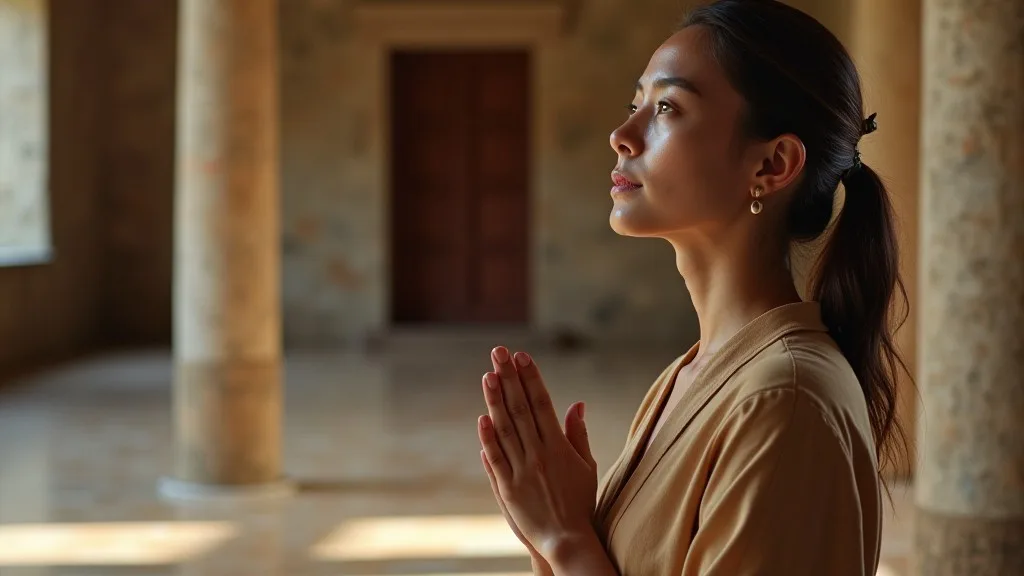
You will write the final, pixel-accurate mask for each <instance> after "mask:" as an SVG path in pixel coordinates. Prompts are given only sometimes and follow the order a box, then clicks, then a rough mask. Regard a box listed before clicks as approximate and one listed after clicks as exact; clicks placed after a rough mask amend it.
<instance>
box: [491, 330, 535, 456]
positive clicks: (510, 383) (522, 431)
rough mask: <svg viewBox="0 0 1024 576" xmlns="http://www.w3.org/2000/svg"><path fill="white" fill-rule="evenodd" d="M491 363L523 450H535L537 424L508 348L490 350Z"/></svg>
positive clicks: (530, 451) (531, 451) (500, 347)
mask: <svg viewBox="0 0 1024 576" xmlns="http://www.w3.org/2000/svg"><path fill="white" fill-rule="evenodd" d="M491 363H492V364H494V371H495V373H497V374H498V376H499V377H500V379H501V396H502V398H503V399H504V401H505V410H506V411H507V412H508V415H509V416H510V417H511V419H512V424H513V425H514V426H515V429H516V432H518V433H519V440H520V441H521V442H522V446H523V450H524V452H526V453H535V452H537V451H538V450H539V449H540V435H539V434H538V432H537V424H536V422H535V420H534V418H533V410H532V409H531V408H530V401H529V400H528V399H527V397H526V392H525V391H524V390H523V385H522V383H521V382H520V381H519V373H518V372H517V371H516V367H515V365H514V364H513V360H512V356H511V355H510V354H509V352H508V349H507V348H505V347H504V346H498V347H497V348H495V349H494V350H492V351H491ZM495 425H496V426H497V425H498V422H495Z"/></svg>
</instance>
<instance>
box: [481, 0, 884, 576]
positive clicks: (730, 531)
mask: <svg viewBox="0 0 1024 576" xmlns="http://www.w3.org/2000/svg"><path fill="white" fill-rule="evenodd" d="M630 111H631V113H630V115H629V117H628V118H627V119H626V120H625V122H624V123H623V124H622V125H621V126H619V127H618V128H617V129H616V130H615V131H614V132H613V133H612V135H611V146H612V148H613V149H614V150H615V152H616V154H617V155H618V163H617V165H616V168H615V171H614V172H613V173H612V179H613V181H614V184H615V187H614V188H613V189H612V198H613V201H614V207H613V209H612V213H611V217H610V220H611V225H612V227H613V228H614V229H615V231H616V232H618V233H619V234H622V235H628V236H642V237H658V238H663V239H665V240H667V241H668V242H669V243H671V245H672V246H673V247H674V248H675V251H676V266H677V267H678V269H679V272H680V274H682V276H683V278H684V279H685V280H686V284H687V288H688V290H689V292H690V296H691V298H692V300H693V303H694V306H695V308H696V311H697V314H698V317H699V320H700V330H701V333H700V341H699V342H698V343H697V344H696V345H695V346H694V347H693V348H692V349H691V350H690V351H689V352H687V353H686V354H685V355H683V356H681V357H680V358H678V359H677V360H676V361H675V362H673V363H672V364H671V365H670V366H668V367H667V368H666V369H665V371H664V372H663V373H662V375H661V376H660V377H659V378H658V379H657V381H656V382H655V383H654V386H653V387H652V388H651V389H650V392H649V393H648V394H647V397H646V398H645V399H644V401H643V403H642V404H641V406H640V409H639V411H638V412H637V415H636V418H635V419H634V421H633V425H632V427H631V429H630V432H629V436H628V438H627V441H626V446H625V450H624V451H623V453H622V456H621V457H620V458H619V460H618V462H616V463H615V464H614V465H613V466H612V467H611V469H610V470H609V472H608V474H607V475H606V476H605V478H604V481H603V482H602V484H601V489H600V493H599V494H598V488H597V487H598V483H597V476H596V465H595V463H594V460H593V458H592V456H591V454H590V450H589V446H588V443H587V440H586V432H585V425H584V420H583V405H582V404H579V403H577V404H574V405H573V406H572V407H570V410H569V414H568V415H567V416H566V418H565V429H564V432H563V429H562V428H561V425H560V423H559V421H558V419H557V417H556V415H555V413H554V410H553V409H552V405H551V401H550V398H549V396H548V393H547V391H546V388H545V386H544V383H543V381H542V379H541V376H540V372H539V370H538V368H537V366H536V365H535V364H534V363H533V361H532V360H531V358H530V357H529V356H528V355H526V354H524V353H517V354H515V355H510V354H509V352H508V350H506V349H505V348H503V347H498V348H496V349H495V350H494V352H493V354H492V362H493V364H494V372H491V373H488V374H486V375H485V377H484V386H483V390H484V397H485V400H486V403H487V407H488V415H486V416H482V417H481V418H480V421H479V431H478V432H479V436H480V440H481V444H482V447H483V450H482V452H481V457H482V459H483V465H484V468H485V469H486V471H487V474H488V476H489V478H490V480H491V486H492V488H493V490H494V492H495V496H496V498H497V499H498V502H499V504H500V506H501V508H502V511H503V512H504V513H505V516H506V518H507V519H508V521H509V524H510V525H511V526H512V528H513V530H514V531H515V532H516V534H517V535H518V536H519V538H520V539H521V540H522V541H523V543H524V544H525V545H526V546H527V547H528V549H529V550H530V553H531V554H532V556H533V558H534V569H535V571H536V572H537V573H542V574H547V573H554V574H557V575H559V576H562V575H586V576H603V575H613V574H621V575H623V576H647V575H651V576H653V575H664V574H684V575H688V576H689V575H698V574H701V575H712V574H713V575H730V576H735V575H746V574H787V575H805V574H807V575H809V574H828V575H869V574H874V572H875V570H876V567H877V563H878V554H879V541H880V531H881V497H880V492H881V490H880V486H881V481H880V478H879V468H880V463H881V462H884V460H885V458H887V457H889V456H891V447H892V446H894V445H899V444H894V443H893V442H891V440H892V439H893V438H897V439H899V438H901V437H902V436H901V434H900V428H899V425H898V423H897V422H896V420H895V406H896V389H895V382H894V376H895V370H896V367H897V366H902V363H901V362H900V360H899V358H898V356H897V355H896V352H895V350H894V347H893V340H892V334H891V332H890V330H891V329H892V327H891V325H890V322H889V320H890V317H889V313H890V308H891V306H890V304H891V302H892V300H893V296H894V293H895V290H896V288H897V287H899V288H900V289H902V284H901V283H900V280H899V277H898V262H897V249H896V241H895V233H894V230H893V216H892V212H891V207H890V202H889V198H888V195H887V192H886V190H885V188H884V186H883V184H882V182H881V181H880V180H879V177H878V176H877V175H876V174H875V173H874V172H873V171H872V170H871V169H870V168H868V167H867V166H865V165H864V164H863V163H862V162H861V161H860V155H859V153H858V151H857V145H858V141H859V140H860V138H861V136H862V135H863V134H866V133H868V132H871V131H872V130H874V128H875V124H874V115H872V116H871V117H869V118H868V119H866V120H865V119H864V116H863V110H862V102H861V93H860V86H859V80H858V76H857V73H856V71H855V69H854V66H853V64H852V63H851V61H850V58H849V56H848V54H847V53H846V51H845V50H844V48H843V47H842V45H841V44H840V43H839V42H838V41H837V40H836V38H835V37H834V36H833V35H832V34H831V33H829V32H828V31H827V30H826V29H825V28H824V27H822V26H821V25H820V24H819V23H818V22H816V21H815V20H814V19H812V18H810V17H809V16H807V15H805V14H803V13H801V12H799V11H797V10H795V9H793V8H790V7H788V6H786V5H784V4H782V3H781V2H775V1H771V0H723V1H720V2H717V3H714V4H712V5H710V6H705V7H702V8H700V9H697V10H696V11H694V12H692V13H691V14H690V16H689V17H688V19H687V20H686V22H685V24H684V26H683V27H682V28H681V29H680V30H679V31H678V32H677V33H676V34H674V35H673V36H672V37H670V38H669V39H668V40H667V41H666V42H665V43H664V44H663V45H662V46H661V47H660V48H659V49H658V50H657V51H656V52H655V53H654V55H653V57H652V58H651V60H650V63H649V64H648V66H647V69H646V70H645V71H644V73H643V76H641V78H640V81H639V82H638V84H637V86H636V94H635V97H634V99H633V102H632V104H631V106H630ZM840 183H843V184H844V188H845V194H844V196H845V199H844V201H843V203H842V207H841V210H840V211H839V212H838V217H837V220H836V221H835V223H834V225H833V228H832V230H831V233H830V236H829V237H828V242H827V244H826V245H825V247H824V249H823V252H822V255H821V259H820V261H819V265H818V267H817V269H816V275H815V277H814V279H813V283H812V286H811V290H810V296H811V300H810V301H808V302H802V301H801V298H800V296H799V295H798V292H797V290H796V288H795V287H794V281H793V276H792V273H791V270H790V267H789V250H790V246H791V244H792V243H793V242H794V241H796V242H806V241H811V240H814V239H817V238H818V237H820V236H822V235H823V234H824V232H825V230H826V228H827V227H828V226H829V223H830V221H831V219H832V215H833V204H834V200H835V199H836V192H837V188H838V186H839V184H840ZM595 499H596V501H597V505H596V508H595V505H594V502H595Z"/></svg>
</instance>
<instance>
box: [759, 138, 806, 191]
mask: <svg viewBox="0 0 1024 576" xmlns="http://www.w3.org/2000/svg"><path fill="white" fill-rule="evenodd" d="M765 145H766V149H765V154H764V158H763V160H762V164H761V170H760V171H759V172H758V173H757V179H758V180H759V181H760V182H762V183H763V185H764V189H765V194H771V193H773V192H778V191H779V190H785V189H786V188H788V187H789V186H790V185H791V184H793V183H794V182H796V180H797V178H798V177H799V176H800V173H801V172H803V169H804V163H805V162H806V161H807V149H806V148H804V143H803V142H802V141H801V140H800V139H799V138H797V137H796V136H794V135H792V134H783V135H782V136H779V137H778V138H775V139H774V140H772V141H770V142H766V143H765Z"/></svg>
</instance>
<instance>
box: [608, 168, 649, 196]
mask: <svg viewBox="0 0 1024 576" xmlns="http://www.w3.org/2000/svg"><path fill="white" fill-rule="evenodd" d="M612 184H613V186H612V194H624V193H627V192H633V191H634V190H639V189H640V188H642V187H643V185H642V184H639V183H638V182H634V181H633V180H631V179H630V178H628V177H626V176H625V175H623V174H622V173H621V172H612Z"/></svg>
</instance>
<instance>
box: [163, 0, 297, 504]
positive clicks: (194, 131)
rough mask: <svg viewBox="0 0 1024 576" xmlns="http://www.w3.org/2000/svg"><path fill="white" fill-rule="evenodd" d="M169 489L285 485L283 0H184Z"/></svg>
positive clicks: (202, 491)
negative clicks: (280, 37)
mask: <svg viewBox="0 0 1024 576" xmlns="http://www.w3.org/2000/svg"><path fill="white" fill-rule="evenodd" d="M179 9H180V24H179V30H180V32H179V34H180V41H179V64H178V87H179V89H178V128H177V131H178V140H177V182H176V186H177V189H176V203H175V210H176V212H175V262H174V264H175V279H174V356H175V382H174V439H175V447H174V477H173V478H172V479H168V480H167V481H166V483H165V485H164V487H163V491H164V493H165V494H168V495H171V496H182V497H189V496H200V497H201V496H204V495H211V494H218V493H227V494H238V493H241V491H248V493H253V494H255V493H260V491H263V492H267V493H280V492H282V490H283V489H284V488H283V487H284V483H283V482H282V481H281V434H282V430H281V427H282V426H281V424H282V423H281V419H282V391H281V386H282V382H281V380H282V377H281V318H280V297H279V283H280V264H279V261H280V254H279V251H280V248H279V244H280V233H279V223H278V220H279V206H278V203H279V200H278V183H277V178H278V126H277V116H278V97H277V90H278V74H277V2H276V1H275V0H181V3H180V8H179Z"/></svg>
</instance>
